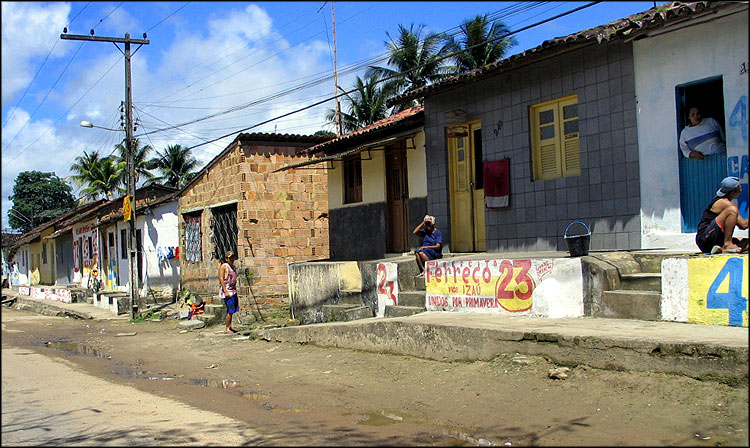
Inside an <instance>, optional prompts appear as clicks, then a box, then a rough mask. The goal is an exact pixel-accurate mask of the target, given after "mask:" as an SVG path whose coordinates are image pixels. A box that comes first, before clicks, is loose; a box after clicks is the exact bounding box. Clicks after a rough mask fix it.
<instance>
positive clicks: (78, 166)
mask: <svg viewBox="0 0 750 448" xmlns="http://www.w3.org/2000/svg"><path fill="white" fill-rule="evenodd" d="M70 170H71V171H72V172H73V173H74V174H73V175H71V176H70V177H71V179H73V181H74V183H75V184H76V185H77V186H79V187H82V190H81V191H80V194H81V198H82V199H83V200H84V201H93V200H96V199H99V198H100V197H101V196H104V197H105V198H107V199H114V197H116V196H119V195H120V194H122V193H124V192H125V189H124V188H122V187H121V186H120V184H121V182H122V175H123V172H124V171H125V163H124V162H121V161H119V160H118V159H117V158H116V157H113V156H109V157H103V158H102V157H100V156H99V151H91V152H85V151H84V153H83V155H81V156H78V157H76V159H75V162H73V164H72V165H71V166H70Z"/></svg>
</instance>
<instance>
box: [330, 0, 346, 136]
mask: <svg viewBox="0 0 750 448" xmlns="http://www.w3.org/2000/svg"><path fill="white" fill-rule="evenodd" d="M331 19H332V21H333V94H334V95H336V136H337V137H340V136H341V135H342V134H343V133H344V127H343V125H342V123H341V105H340V104H339V97H338V95H339V73H338V69H337V68H336V13H335V11H334V9H333V2H331Z"/></svg>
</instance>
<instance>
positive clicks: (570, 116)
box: [531, 95, 581, 180]
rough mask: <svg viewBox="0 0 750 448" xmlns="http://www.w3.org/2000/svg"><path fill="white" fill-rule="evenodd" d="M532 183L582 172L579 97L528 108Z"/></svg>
mask: <svg viewBox="0 0 750 448" xmlns="http://www.w3.org/2000/svg"><path fill="white" fill-rule="evenodd" d="M531 132H532V157H533V167H534V173H533V175H534V180H546V179H556V178H559V177H564V176H575V175H578V174H580V173H581V151H580V144H579V142H580V138H579V133H578V96H577V95H573V96H569V97H566V98H562V99H559V100H555V101H549V102H546V103H542V104H537V105H534V106H532V107H531Z"/></svg>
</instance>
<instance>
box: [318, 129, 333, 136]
mask: <svg viewBox="0 0 750 448" xmlns="http://www.w3.org/2000/svg"><path fill="white" fill-rule="evenodd" d="M313 135H315V136H319V135H322V136H324V137H333V138H336V133H335V132H331V131H324V130H322V129H321V130H320V131H315V133H314V134H313Z"/></svg>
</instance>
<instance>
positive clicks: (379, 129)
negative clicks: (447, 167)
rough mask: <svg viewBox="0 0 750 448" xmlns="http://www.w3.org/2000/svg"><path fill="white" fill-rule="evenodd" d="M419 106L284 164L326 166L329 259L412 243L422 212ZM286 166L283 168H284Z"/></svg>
mask: <svg viewBox="0 0 750 448" xmlns="http://www.w3.org/2000/svg"><path fill="white" fill-rule="evenodd" d="M423 125H424V107H423V106H417V107H413V108H411V109H408V110H405V111H402V112H399V113H396V114H394V115H391V116H390V117H388V118H385V119H383V120H380V121H378V122H376V123H373V124H372V125H369V126H366V127H363V128H361V129H358V130H356V131H354V132H351V133H349V134H346V135H343V136H341V137H339V138H336V139H334V140H331V141H329V142H325V143H321V144H319V145H316V146H314V147H312V148H310V149H308V150H307V151H306V152H307V153H308V154H309V155H311V156H313V157H314V158H313V159H311V160H309V161H305V162H300V163H298V164H296V165H291V166H290V167H294V166H297V167H300V168H301V167H304V166H313V165H314V164H320V165H326V166H327V167H328V171H327V172H328V210H329V211H328V214H329V220H330V223H329V226H330V244H331V257H330V258H331V259H332V260H367V259H378V258H383V257H384V256H385V255H386V254H388V253H398V254H400V253H403V252H408V251H409V250H411V249H413V248H415V247H417V246H418V244H419V241H418V239H417V237H415V236H414V235H413V234H412V230H413V229H414V228H415V227H416V226H417V225H418V224H419V223H420V222H421V221H422V218H423V217H424V215H425V213H426V212H427V175H426V171H425V161H426V159H425V149H424V148H425V145H424V135H425V134H424V126H423ZM290 167H286V168H290Z"/></svg>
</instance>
